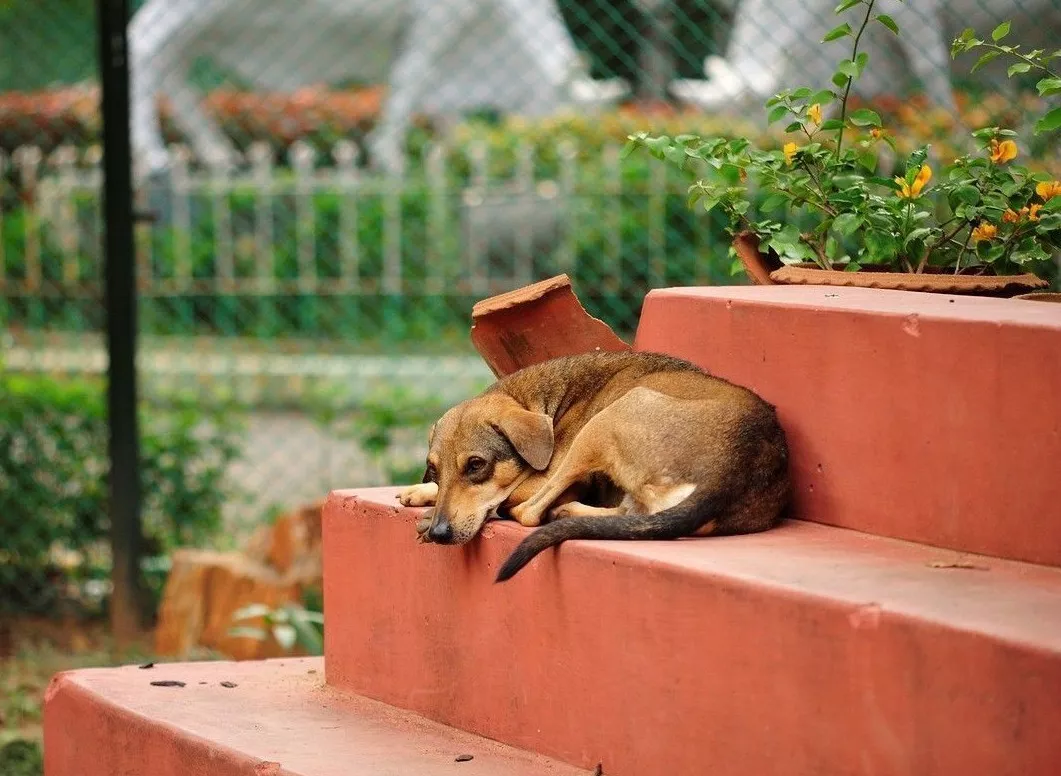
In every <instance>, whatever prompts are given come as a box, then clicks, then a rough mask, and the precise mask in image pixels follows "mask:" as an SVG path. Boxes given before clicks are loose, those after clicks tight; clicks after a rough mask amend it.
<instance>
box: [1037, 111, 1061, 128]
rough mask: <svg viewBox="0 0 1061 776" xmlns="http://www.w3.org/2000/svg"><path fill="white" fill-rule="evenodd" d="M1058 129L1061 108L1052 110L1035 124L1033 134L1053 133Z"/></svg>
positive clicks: (1060, 121) (1060, 123)
mask: <svg viewBox="0 0 1061 776" xmlns="http://www.w3.org/2000/svg"><path fill="white" fill-rule="evenodd" d="M1058 127H1061V107H1057V108H1054V109H1053V110H1052V111H1050V112H1049V113H1047V114H1046V115H1045V116H1043V117H1042V118H1041V119H1039V121H1037V122H1036V124H1035V134H1037V135H1038V134H1040V133H1042V132H1053V131H1054V130H1055V129H1057V128H1058Z"/></svg>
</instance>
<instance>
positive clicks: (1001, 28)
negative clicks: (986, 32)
mask: <svg viewBox="0 0 1061 776" xmlns="http://www.w3.org/2000/svg"><path fill="white" fill-rule="evenodd" d="M1009 27H1010V24H1009V22H1002V24H1000V25H998V26H997V27H995V29H994V31H993V32H992V33H991V40H993V41H995V43H998V42H999V41H1000V40H1002V39H1003V38H1004V37H1006V36H1007V35H1009Z"/></svg>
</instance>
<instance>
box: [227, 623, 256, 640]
mask: <svg viewBox="0 0 1061 776" xmlns="http://www.w3.org/2000/svg"><path fill="white" fill-rule="evenodd" d="M228 635H229V636H231V637H232V638H234V639H254V640H255V641H265V631H263V630H262V629H261V628H249V627H247V626H246V625H240V626H239V627H237V628H229V631H228Z"/></svg>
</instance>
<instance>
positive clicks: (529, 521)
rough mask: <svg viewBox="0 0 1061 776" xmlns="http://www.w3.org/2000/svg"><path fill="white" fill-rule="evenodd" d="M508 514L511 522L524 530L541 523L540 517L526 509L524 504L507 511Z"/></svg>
mask: <svg viewBox="0 0 1061 776" xmlns="http://www.w3.org/2000/svg"><path fill="white" fill-rule="evenodd" d="M508 513H509V514H510V515H511V516H512V519H513V520H515V521H516V522H517V523H519V524H520V525H522V526H523V527H524V528H534V527H535V526H538V525H541V522H542V518H541V515H539V514H538V513H537V512H535V511H533V510H531V509H528V508H527V504H526V503H523V504H519V505H517V506H514V507H512V508H511V509H510V510H508Z"/></svg>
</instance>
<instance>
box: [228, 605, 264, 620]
mask: <svg viewBox="0 0 1061 776" xmlns="http://www.w3.org/2000/svg"><path fill="white" fill-rule="evenodd" d="M272 611H273V610H272V608H270V607H268V606H266V605H265V604H249V605H247V606H244V607H243V608H242V609H237V610H236V611H235V612H233V613H232V619H233V620H234V621H237V622H238V621H239V620H254V619H257V618H258V617H265V616H266V615H268V614H270V613H271V612H272Z"/></svg>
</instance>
